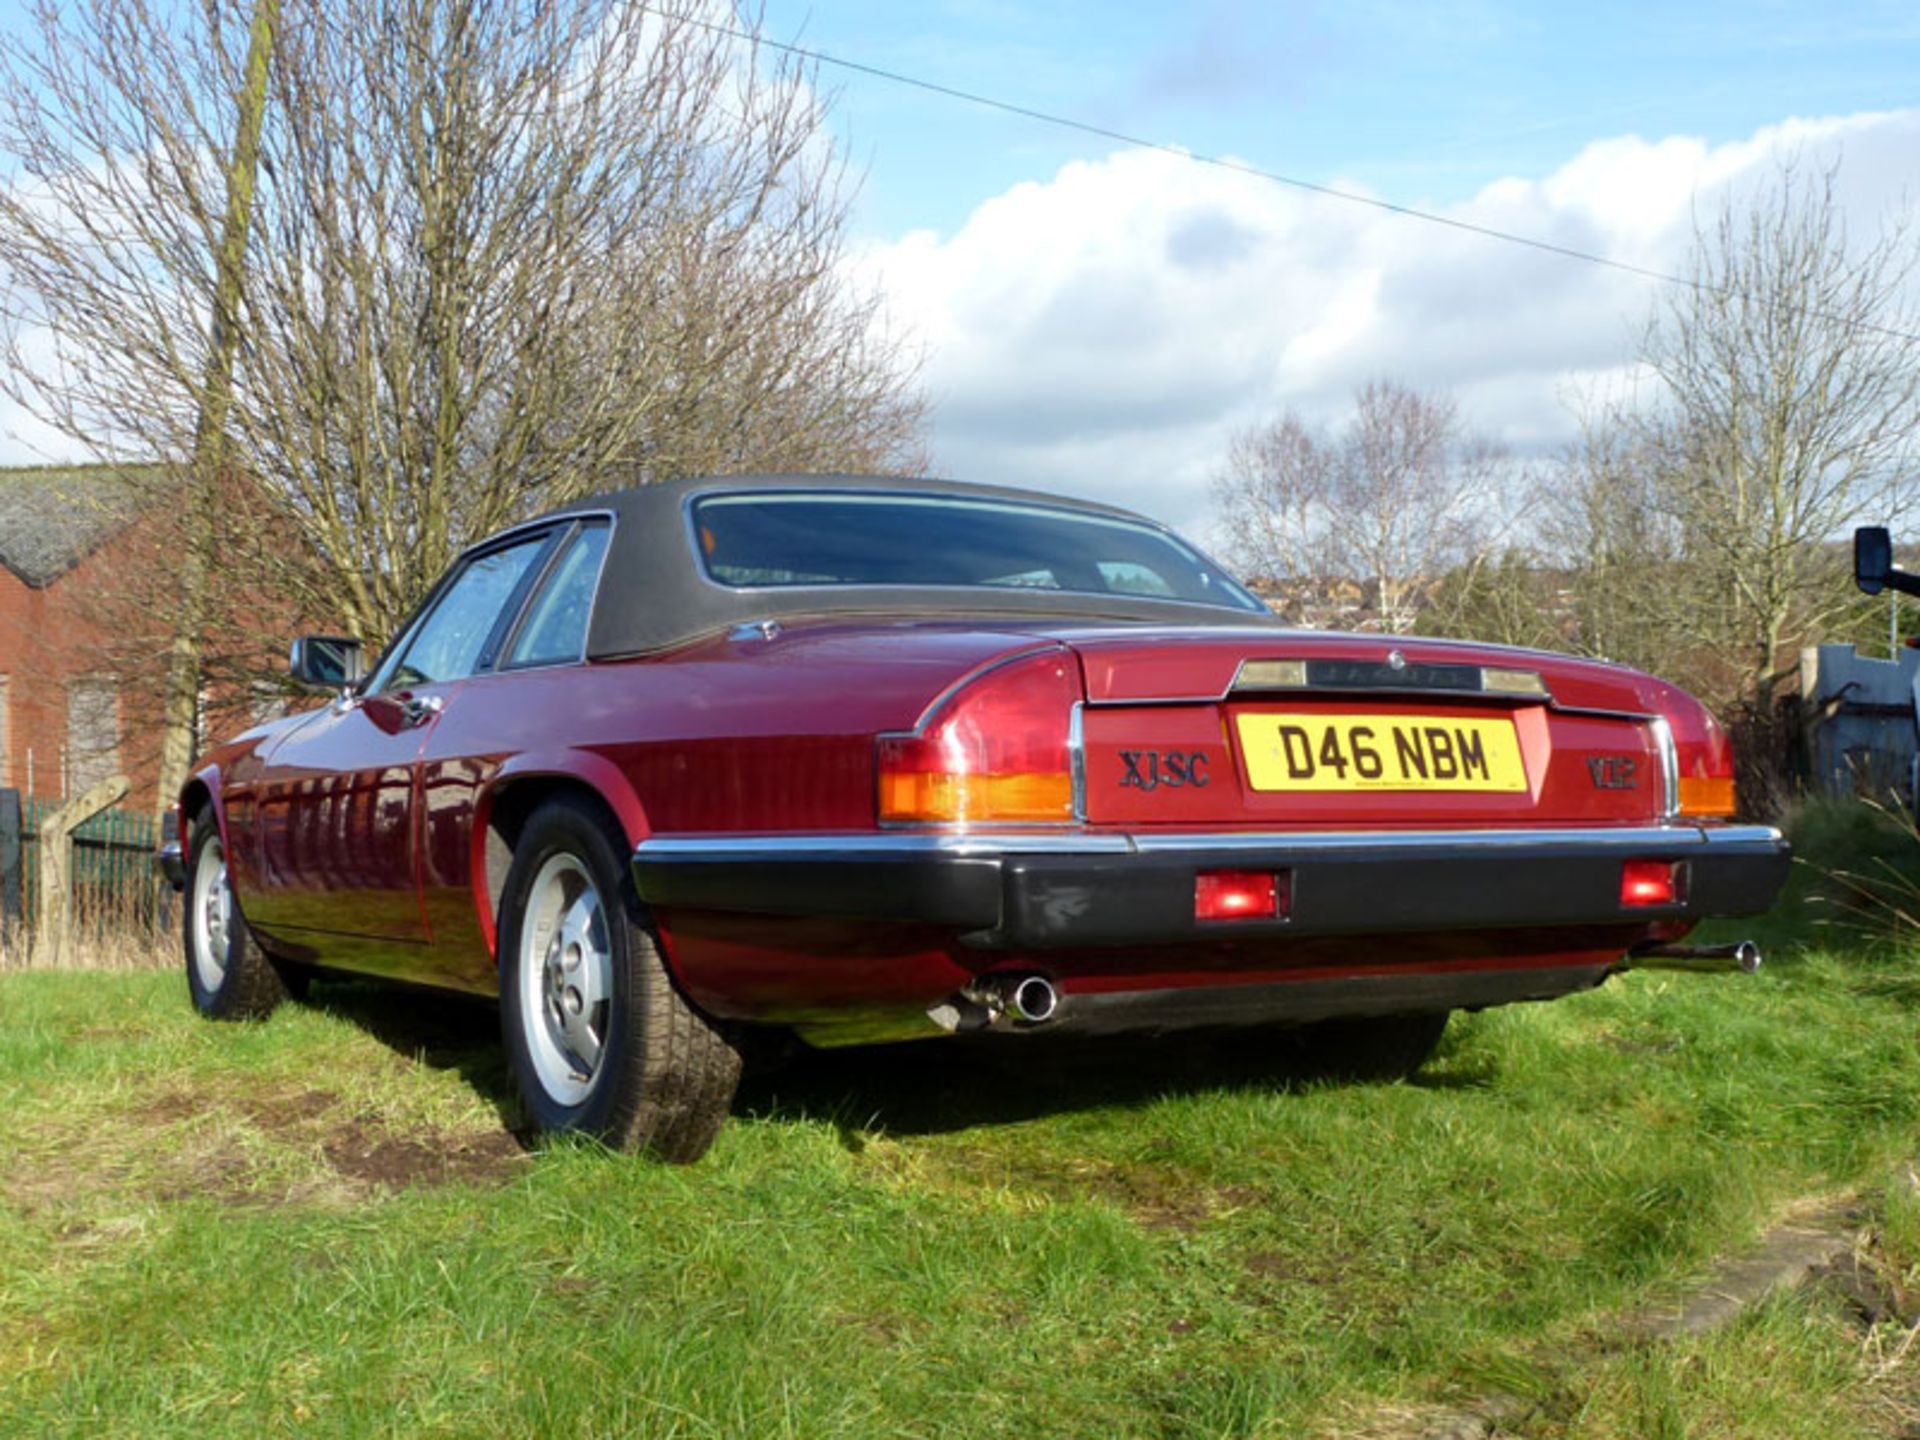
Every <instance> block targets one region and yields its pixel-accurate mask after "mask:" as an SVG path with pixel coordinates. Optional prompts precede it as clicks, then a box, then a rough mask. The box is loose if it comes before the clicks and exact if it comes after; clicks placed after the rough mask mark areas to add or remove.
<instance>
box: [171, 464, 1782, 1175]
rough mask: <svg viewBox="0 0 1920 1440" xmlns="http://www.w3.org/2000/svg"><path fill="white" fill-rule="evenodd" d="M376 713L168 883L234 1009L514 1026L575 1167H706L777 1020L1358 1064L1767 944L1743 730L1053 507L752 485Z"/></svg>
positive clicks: (450, 655) (416, 635)
mask: <svg viewBox="0 0 1920 1440" xmlns="http://www.w3.org/2000/svg"><path fill="white" fill-rule="evenodd" d="M293 669H294V674H295V676H296V677H297V678H298V679H300V680H301V681H303V682H305V683H308V684H310V685H315V686H320V687H325V688H328V689H331V690H333V691H335V692H336V693H335V695H334V698H333V699H332V701H331V703H329V704H326V705H325V706H323V707H322V708H319V709H316V710H313V711H310V712H308V713H305V714H301V715H296V716H292V717H290V718H288V719H285V720H281V721H278V722H275V723H273V724H270V725H265V726H262V727H260V728H258V729H255V730H252V731H249V732H247V733H246V734H244V735H241V736H239V737H237V738H236V739H233V740H231V741H229V742H227V743H226V744H223V745H220V746H219V747H217V748H215V749H214V750H212V751H211V752H210V753H208V754H207V755H206V756H205V757H204V758H203V759H202V760H201V761H200V762H199V764H198V767H197V768H196V770H195V771H194V773H193V776H192V778H191V780H190V781H189V783H188V784H187V786H186V788H185V790H184V792H183V793H182V795H181V796H180V820H181V829H180V832H179V833H180V835H181V836H182V842H181V843H179V844H177V845H175V846H172V847H170V849H169V851H168V852H167V853H166V854H165V855H164V856H163V857H162V864H163V866H164V867H165V868H166V869H167V870H168V872H169V874H170V875H172V876H173V877H174V879H175V881H176V883H178V884H181V885H182V886H183V887H184V890H185V892H186V903H185V905H184V907H183V909H184V914H185V925H184V930H185V948H186V968H187V980H188V984H189V987H190V989H191V993H192V997H193V1002H194V1004H195V1005H196V1006H198V1007H199V1009H200V1010H201V1011H202V1012H204V1013H205V1014H207V1015H210V1016H215V1017H221V1018H235V1017H245V1016H257V1015H262V1014H264V1013H266V1012H267V1011H268V1010H270V1009H271V1008H272V1007H273V1006H274V1004H275V1003H276V1002H277V1001H279V1000H280V999H281V998H282V997H283V996H284V995H285V993H286V990H287V986H288V985H289V983H294V984H298V983H299V981H300V980H301V979H302V978H303V977H304V976H305V975H306V974H307V973H309V972H310V971H312V970H314V969H321V970H328V971H345V972H355V973H360V974H366V975H374V976H384V977H390V978H393V979H396V980H404V981H408V982H412V983H414V984H419V985H430V986H441V987H445V988H447V989H449V990H457V991H465V992H470V993H474V994H479V995H488V996H492V995H497V996H498V997H499V1006H500V1017H501V1028H502V1032H503V1035H504V1039H505V1044H506V1047H507V1049H508V1052H509V1054H510V1056H511V1060H512V1065H513V1070H514V1073H515V1075H516V1077H517V1080H518V1085H519V1089H520V1092H521V1095H522V1097H523V1099H524V1101H525V1105H526V1108H527V1111H528V1112H529V1114H530V1116H531V1117H532V1119H533V1121H534V1122H535V1123H536V1124H537V1125H538V1126H539V1127H541V1128H543V1129H546V1130H550V1131H551V1130H579V1131H584V1132H589V1133H591V1134H594V1135H597V1136H601V1137H603V1138H604V1139H606V1140H607V1141H608V1142H609V1143H611V1144H614V1145H619V1146H627V1147H634V1148H644V1149H647V1150H650V1151H652V1152H654V1153H656V1154H658V1155H660V1156H663V1157H666V1158H668V1159H675V1160H689V1159H693V1158H695V1157H697V1156H698V1155H700V1154H701V1153H702V1152H703V1151H704V1150H705V1149H706V1148H707V1146H708V1144H709V1143H710V1142H711V1141H712V1139H713V1136H714V1134H715V1132H716V1130H717V1129H718V1127H719V1125H720V1124H721V1122H722V1121H723V1119H724V1118H725V1116H726V1114H727V1110H728V1107H729V1102H730V1099H731V1096H732V1094H733V1091H734V1087H735V1083H736V1080H737V1077H738V1074H739V1067H740V1060H739V1050H740V1045H741V1042H742V1040H743V1038H744V1037H747V1036H749V1035H750V1034H751V1033H752V1031H753V1030H754V1029H755V1027H764V1028H766V1029H772V1030H779V1031H784V1032H787V1033H790V1034H795V1035H798V1036H799V1037H800V1038H802V1039H804V1040H805V1041H808V1042H810V1043H812V1044H815V1045H847V1044H865V1043H870V1042H877V1041H888V1040H901V1039H908V1038H913V1037H920V1036H937V1035H941V1034H964V1033H969V1032H1008V1033H1017V1034H1023V1035H1026V1036H1028V1037H1040V1036H1043V1035H1046V1034H1050V1033H1056V1032H1057V1033H1076V1032H1078V1033H1094V1032H1108V1031H1129V1030H1137V1031H1157V1030H1164V1029H1169V1028H1173V1027H1185V1026H1230V1027H1248V1026H1267V1027H1302V1026H1310V1027H1317V1028H1316V1030H1315V1031H1313V1032H1312V1033H1314V1034H1317V1035H1319V1036H1320V1037H1321V1038H1322V1039H1326V1040H1328V1041H1329V1042H1330V1043H1334V1044H1337V1045H1338V1046H1341V1047H1347V1048H1348V1049H1349V1050H1350V1052H1351V1055H1352V1058H1353V1059H1354V1060H1355V1062H1356V1063H1357V1064H1362V1065H1366V1066H1371V1067H1372V1068H1373V1069H1374V1070H1376V1071H1382V1070H1384V1071H1391V1072H1404V1071H1407V1070H1410V1069H1412V1068H1413V1067H1415V1066H1417V1065H1418V1064H1419V1063H1420V1062H1421V1061H1422V1060H1424V1058H1425V1057H1426V1056H1427V1054H1428V1053H1430V1051H1431V1050H1432V1047H1433V1045H1434V1044H1435V1043H1436V1042H1437V1040H1438V1039H1439V1037H1440V1034H1441V1031H1442V1029H1443V1027H1444V1026H1445V1024H1446V1018H1447V1015H1448V1013H1449V1012H1450V1011H1452V1010H1456V1009H1479V1008H1481V1007H1484V1006H1488V1005H1500V1004H1506V1003H1508V1002H1511V1001H1518V1000H1544V999H1549V998H1552V997H1554V996H1558V995H1564V994H1567V993H1569V992H1571V991H1576V990H1583V989H1587V988H1589V987H1591V986H1594V985H1598V984H1599V983H1600V982H1601V981H1603V980H1604V979H1605V978H1606V977H1607V976H1608V975H1609V974H1611V973H1613V972H1614V971H1617V970H1620V969H1622V968H1624V967H1626V966H1628V965H1631V964H1635V963H1661V964H1673V965H1681V966H1700V967H1727V968H1731V967H1733V966H1742V967H1744V968H1749V969H1750V968H1752V966H1753V965H1754V964H1756V963H1757V962H1758V955H1757V952H1755V951H1754V950H1753V947H1752V946H1750V945H1742V946H1737V947H1733V946H1730V947H1722V948H1720V949H1714V950H1696V949H1692V948H1690V947H1687V946H1685V945H1683V944H1681V943H1680V941H1681V939H1682V937H1684V935H1685V934H1686V932H1687V931H1688V930H1689V929H1690V928H1691V927H1692V926H1693V925H1694V924H1695V922H1696V921H1698V920H1699V919H1701V918H1702V917H1704V916H1709V915H1729V914H1745V913H1751V912H1755V911H1759V910H1761V909H1764V908H1765V907H1766V906H1767V905H1768V904H1769V903H1770V902H1771V900H1772V899H1773V897H1774V895H1775V893H1776V892H1777V890H1778V889H1779V887H1780V885H1781V883H1782V881H1783V879H1784V877H1785V874H1786V869H1787V863H1788V855H1787V848H1786V845H1785V844H1784V842H1783V841H1782V840H1781V837H1780V835H1779V833H1778V832H1777V831H1775V830H1773V829H1770V828H1765V827H1760V826H1753V825H1739V824H1734V823H1731V816H1732V811H1733V781H1732V763H1731V755H1730V753H1729V750H1728V745H1727V741H1726V738H1725V736H1724V735H1723V734H1722V732H1721V730H1720V729H1719V727H1718V726H1717V725H1716V724H1715V723H1714V721H1713V719H1712V717H1711V716H1710V715H1709V714H1708V713H1707V711H1706V710H1705V709H1704V708H1702V706H1701V705H1700V704H1698V703H1697V702H1696V701H1694V700H1692V699H1691V698H1689V697H1688V696H1687V695H1685V694H1683V693H1681V692H1680V691H1679V690H1676V689H1675V688H1674V687H1672V686H1670V685H1667V684H1665V683H1663V682H1662V681H1659V680H1656V679H1653V678H1651V677H1649V676H1647V675H1643V674H1638V673H1636V672H1634V671H1631V670H1625V669H1622V668H1620V667H1618V666H1614V665H1607V664H1601V663H1596V662H1593V661H1587V660H1575V659H1570V658H1567V657H1565V656H1559V655H1551V654H1543V653H1537V652H1532V651H1518V650H1510V649H1502V648H1498V647H1492V646H1485V645H1470V644H1457V643H1451V642H1443V641H1437V640H1416V639H1391V638H1383V637H1380V636H1374V635H1340V634H1326V633H1315V632H1311V631H1302V630H1296V629H1289V628H1286V627H1284V626H1282V625H1281V624H1279V623H1277V621H1276V620H1275V618H1274V617H1273V616H1272V615H1271V614H1270V613H1269V612H1268V611H1267V609H1266V608H1265V607H1264V606H1263V605H1262V604H1261V603H1260V602H1259V601H1258V600H1257V599H1255V598H1254V597H1253V596H1252V595H1250V594H1248V593H1247V591H1245V590H1244V589H1242V588H1241V587H1240V586H1239V585H1238V584H1236V583H1235V582H1234V581H1233V580H1232V579H1231V578H1229V577H1228V576H1227V575H1226V573H1225V572H1223V571H1222V570H1221V569H1220V568H1219V567H1218V566H1217V565H1215V564H1214V563H1213V562H1212V561H1210V560H1208V559H1207V558H1206V557H1205V556H1204V555H1202V554H1200V553H1199V552H1198V551H1196V550H1194V549H1193V548H1192V547H1191V546H1189V545H1187V544H1186V543H1185V542H1183V541H1182V540H1180V539H1179V538H1178V537H1177V536H1175V535H1174V534H1172V533H1171V532H1170V531H1168V530H1166V529H1164V528H1162V527H1161V526H1159V525H1156V524H1152V523H1150V522H1148V521H1146V520H1143V519H1141V518H1139V517H1137V516H1135V515H1131V514H1129V513H1127V512H1124V511H1121V510H1115V509H1111V508H1108V507H1105V506H1101V505H1094V504H1087V503H1083V502H1079V501H1074V500H1066V499H1059V498H1054V497H1048V496H1043V495H1038V494H1035V493H1032V492H1029V491H1022V490H1007V489H996V488H990V487H985V486H973V485H960V484H953V483H947V482H939V481H930V480H913V481H901V480H883V479H874V478H864V477H857V476H833V477H816V476H777V477H762V478H752V479H739V478H732V479H710V480H699V481H692V482H678V483H672V484H663V485H656V486H652V487H648V488H644V489H637V490H630V491H625V492H621V493H618V494H612V495H606V496H601V497H599V498H596V499H592V500H586V501H582V502H581V503H579V504H577V505H571V506H568V507H566V508H565V509H563V510H560V511H557V512H556V513H554V514H551V515H548V516H545V517H543V518H541V519H538V520H534V521H530V522H528V523H527V524H524V525H520V526H517V527H515V528H513V529H511V530H509V531H507V532H505V533H503V534H501V535H498V536H495V537H494V538H492V539H490V540H488V541H486V542H485V543H484V544H481V545H478V546H475V547H474V548H473V549H471V550H469V551H468V552H467V553H466V554H465V555H463V556H461V558H460V559H459V561H458V562H457V563H456V564H455V565H454V566H453V568H452V569H451V570H450V571H449V572H448V574H447V575H446V577H445V578H444V579H442V580H441V581H440V583H439V585H438V586H437V587H436V588H435V589H434V591H433V592H432V593H431V594H430V595H429V596H428V597H427V599H426V602H425V603H424V604H423V605H422V606H421V607H420V610H419V612H418V614H416V615H415V616H414V617H413V619H412V620H411V621H410V623H408V624H407V625H406V626H405V627H404V629H403V630H402V632H401V633H400V636H399V638H398V639H397V640H396V641H395V642H394V643H393V645H392V646H391V647H390V648H389V649H388V651H387V652H386V654H385V655H384V656H382V657H381V658H380V659H379V661H378V663H377V664H375V665H374V666H373V668H372V670H371V671H370V672H367V673H364V674H363V673H362V667H361V663H360V655H359V647H358V646H357V645H356V644H355V643H354V642H352V641H348V640H339V639H328V638H313V639H307V640H302V641H297V642H295V645H294V650H293Z"/></svg>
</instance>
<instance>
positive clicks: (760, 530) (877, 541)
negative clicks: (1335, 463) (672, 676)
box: [693, 491, 1266, 614]
mask: <svg viewBox="0 0 1920 1440" xmlns="http://www.w3.org/2000/svg"><path fill="white" fill-rule="evenodd" d="M693 523H694V533H695V537H696V540H697V543H698V545H699V548H700V558H701V562H702V563H703V564H704V565H705V566H706V571H707V575H708V577H709V578H711V579H713V580H715V581H717V582H718V583H720V584H722V585H728V586H733V587H735V588H738V589H750V588H759V587H763V586H795V585H805V586H840V585H898V586H909V587H917V586H956V585H957V586H971V587H977V588H981V589H1002V590H1008V589H1016V590H1071V591H1077V592H1080V593H1083V594H1103V595H1129V596H1142V595H1152V596H1158V597H1160V598H1163V599H1172V600H1185V601H1189V602H1192V603H1195V604H1200V605H1219V606H1224V607H1226V608H1229V609H1234V610H1250V611H1254V612H1257V613H1260V614H1264V613H1266V607H1265V606H1263V605H1261V603H1260V602H1259V601H1258V600H1256V599H1254V598H1253V596H1251V595H1250V594H1248V593H1247V592H1246V591H1245V590H1243V589H1241V587H1240V586H1239V585H1237V584H1236V583H1235V582H1234V581H1233V580H1232V579H1230V578H1229V577H1228V576H1227V575H1226V574H1225V573H1224V572H1222V571H1221V570H1220V569H1219V568H1218V567H1217V566H1215V565H1214V564H1213V563H1212V562H1211V561H1210V560H1208V559H1207V558H1206V557H1205V556H1204V555H1202V554H1200V552H1199V551H1197V550H1193V549H1191V548H1189V547H1188V546H1187V545H1185V544H1184V543H1183V542H1181V541H1180V540H1179V539H1177V538H1175V537H1174V536H1173V535H1172V534H1171V533H1169V532H1167V531H1165V530H1162V529H1160V528H1159V527H1158V526H1154V525H1150V524H1147V523H1145V522H1142V521H1131V520H1126V519H1123V518H1120V517H1117V516H1111V517H1110V516H1105V515H1090V514H1086V513H1084V512H1081V511H1076V510H1065V509H1056V508H1053V507H1051V506H1047V505H1039V504H1035V505H1025V504H1021V503H1020V502H1018V501H991V500H976V499H971V498H962V497H959V496H947V495H930V494H920V495H916V494H912V493H910V492H905V493H858V492H848V491H812V492H808V491H778V492H771V493H769V492H755V493H751V494H736V495H708V496H705V497H703V498H702V499H700V500H698V501H696V502H695V504H694V506H693Z"/></svg>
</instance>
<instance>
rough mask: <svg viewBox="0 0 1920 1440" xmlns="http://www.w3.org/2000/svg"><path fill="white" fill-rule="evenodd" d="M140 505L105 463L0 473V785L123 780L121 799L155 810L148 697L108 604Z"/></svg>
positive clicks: (44, 786)
mask: <svg viewBox="0 0 1920 1440" xmlns="http://www.w3.org/2000/svg"><path fill="white" fill-rule="evenodd" d="M150 503H152V495H151V492H150V491H149V490H148V489H146V488H145V487H144V486H142V485H141V484H139V483H138V482H137V481H135V480H133V479H130V478H129V477H128V476H126V475H125V474H124V473H123V472H120V471H118V470H115V469H113V468H110V467H105V466H84V467H72V468H51V467H50V468H33V469H0V787H12V788H15V789H18V790H20V791H22V792H23V793H25V794H27V795H28V796H32V797H38V798H41V799H48V800H51V799H58V798H61V797H63V796H71V795H77V794H78V793H79V792H81V791H82V790H85V789H86V788H87V787H88V786H90V785H92V784H94V783H95V782H96V781H98V780H100V779H102V778H104V777H106V776H109V775H115V774H125V775H127V776H128V777H129V779H130V780H131V781H132V783H133V788H132V791H131V793H130V795H129V797H128V801H127V803H128V804H129V805H130V806H133V807H137V808H141V809H146V808H151V807H152V806H153V805H154V804H155V802H156V799H157V793H156V787H157V785H158V758H159V745H158V736H159V732H160V707H159V700H158V697H157V696H155V695H153V694H152V693H151V686H142V685H140V684H138V683H135V682H134V680H133V678H132V677H131V676H130V675H129V674H128V673H127V672H128V671H129V670H130V669H131V668H132V665H131V663H130V657H131V655H132V649H131V647H130V645H129V641H130V640H131V639H134V638H136V637H129V636H128V635H127V634H126V633H125V622H124V619H123V617H122V616H121V615H119V614H118V613H116V610H115V607H114V606H113V605H112V604H110V603H109V601H110V600H111V599H112V597H113V596H114V595H115V594H116V593H122V592H117V591H116V587H118V586H122V585H123V582H124V581H125V580H126V577H127V571H128V567H129V566H130V565H133V564H135V563H137V562H136V561H135V558H134V557H135V555H136V553H137V551H138V546H137V545H135V544H133V543H132V542H133V538H134V533H135V532H134V527H135V526H136V525H137V524H138V523H139V520H140V516H141V513H142V509H143V507H144V506H145V505H147V504H150ZM155 618H156V619H157V618H158V617H155ZM157 628H158V627H156V630H157Z"/></svg>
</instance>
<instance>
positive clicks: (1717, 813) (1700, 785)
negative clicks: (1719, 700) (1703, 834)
mask: <svg viewBox="0 0 1920 1440" xmlns="http://www.w3.org/2000/svg"><path fill="white" fill-rule="evenodd" d="M1661 688H1662V690H1663V691H1664V694H1663V695H1662V697H1661V699H1662V702H1663V703H1662V706H1661V708H1662V709H1663V710H1664V711H1665V712H1666V716H1667V725H1668V728H1669V729H1670V730H1671V732H1672V735H1673V750H1674V760H1675V762H1676V764H1675V770H1676V771H1677V774H1676V776H1675V779H1676V780H1677V782H1678V785H1677V791H1678V793H1676V794H1675V795H1674V796H1673V804H1674V808H1675V811H1676V813H1678V814H1680V815H1684V816H1689V817H1691V818H1693V819H1697V820H1724V819H1727V818H1729V817H1731V816H1732V815H1733V813H1734V802H1733V746H1732V744H1731V743H1730V742H1729V741H1728V739H1727V732H1726V731H1725V730H1722V729H1721V728H1720V722H1719V721H1718V720H1715V719H1714V718H1713V715H1712V712H1710V711H1709V710H1708V709H1707V707H1706V706H1704V705H1702V704H1701V703H1700V702H1699V701H1698V700H1695V699H1694V698H1693V697H1692V696H1691V695H1688V694H1686V693H1685V692H1684V691H1681V690H1676V689H1674V688H1673V687H1672V686H1662V687H1661Z"/></svg>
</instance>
